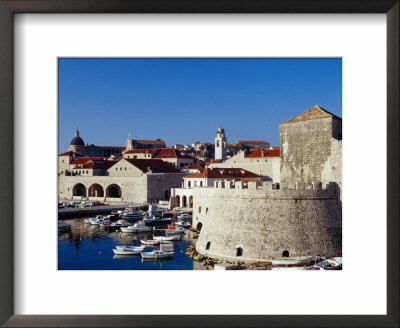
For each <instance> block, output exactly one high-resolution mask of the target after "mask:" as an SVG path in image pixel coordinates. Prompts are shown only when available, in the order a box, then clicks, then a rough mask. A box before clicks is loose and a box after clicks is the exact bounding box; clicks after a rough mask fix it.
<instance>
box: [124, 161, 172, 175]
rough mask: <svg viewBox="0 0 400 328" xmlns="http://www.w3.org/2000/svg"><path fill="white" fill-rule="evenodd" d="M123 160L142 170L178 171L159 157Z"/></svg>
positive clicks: (154, 171)
mask: <svg viewBox="0 0 400 328" xmlns="http://www.w3.org/2000/svg"><path fill="white" fill-rule="evenodd" d="M125 161H127V162H129V163H131V164H132V165H133V166H135V167H137V168H138V169H139V170H141V171H142V172H144V173H145V172H149V169H150V170H151V171H152V172H153V173H179V171H178V170H177V169H175V168H174V167H172V166H171V165H169V164H168V163H166V162H164V161H162V160H161V159H128V158H125Z"/></svg>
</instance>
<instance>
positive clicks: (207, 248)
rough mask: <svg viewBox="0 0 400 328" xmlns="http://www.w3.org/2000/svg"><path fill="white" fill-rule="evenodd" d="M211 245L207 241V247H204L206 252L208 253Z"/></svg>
mask: <svg viewBox="0 0 400 328" xmlns="http://www.w3.org/2000/svg"><path fill="white" fill-rule="evenodd" d="M210 246H211V243H210V242H209V241H208V242H207V245H206V251H208V250H209V249H210Z"/></svg>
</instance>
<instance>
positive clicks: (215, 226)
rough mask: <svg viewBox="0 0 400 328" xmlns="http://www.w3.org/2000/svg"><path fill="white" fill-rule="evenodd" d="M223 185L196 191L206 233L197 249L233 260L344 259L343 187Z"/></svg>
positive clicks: (196, 218) (196, 214) (196, 211)
mask: <svg viewBox="0 0 400 328" xmlns="http://www.w3.org/2000/svg"><path fill="white" fill-rule="evenodd" d="M288 187H289V184H285V183H281V189H279V190H276V189H273V187H272V183H268V182H264V184H263V185H262V186H260V185H259V184H257V183H255V182H252V183H249V184H248V188H245V185H244V184H243V183H242V182H240V181H237V182H233V181H231V182H227V181H226V182H225V181H219V182H217V183H216V184H215V187H213V188H194V206H193V226H194V227H197V228H200V227H201V233H200V235H199V239H198V241H197V243H196V250H197V251H198V252H199V253H200V254H203V255H206V256H209V257H212V258H216V259H221V260H228V261H243V262H253V261H268V260H270V259H271V258H274V257H281V256H282V255H283V253H284V252H288V253H289V256H298V255H301V254H302V253H303V252H312V253H314V254H320V255H325V256H341V255H342V254H341V249H342V234H341V231H342V222H341V221H342V216H341V209H340V204H339V202H338V199H337V197H336V194H337V184H336V183H331V184H328V185H322V183H320V182H314V183H312V184H311V188H310V189H306V183H304V182H298V183H296V189H288Z"/></svg>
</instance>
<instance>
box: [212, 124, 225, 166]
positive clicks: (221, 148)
mask: <svg viewBox="0 0 400 328" xmlns="http://www.w3.org/2000/svg"><path fill="white" fill-rule="evenodd" d="M214 158H215V159H220V160H222V161H225V160H226V136H225V130H224V129H223V128H218V130H217V136H216V137H215V156H214Z"/></svg>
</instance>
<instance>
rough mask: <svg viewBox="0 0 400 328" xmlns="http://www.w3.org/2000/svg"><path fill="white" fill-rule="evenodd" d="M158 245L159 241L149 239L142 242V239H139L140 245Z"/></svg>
mask: <svg viewBox="0 0 400 328" xmlns="http://www.w3.org/2000/svg"><path fill="white" fill-rule="evenodd" d="M159 244H160V241H159V240H152V239H149V240H143V239H141V240H140V245H149V246H152V245H159Z"/></svg>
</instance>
